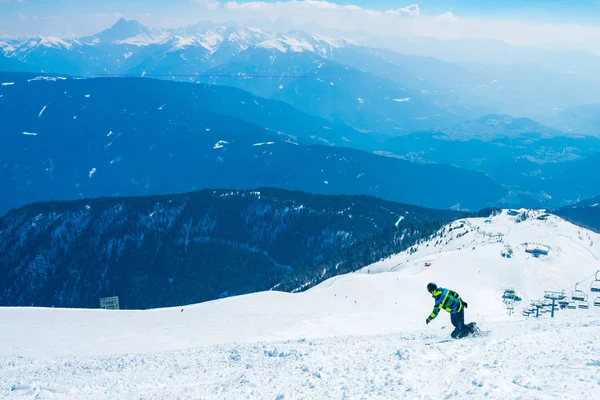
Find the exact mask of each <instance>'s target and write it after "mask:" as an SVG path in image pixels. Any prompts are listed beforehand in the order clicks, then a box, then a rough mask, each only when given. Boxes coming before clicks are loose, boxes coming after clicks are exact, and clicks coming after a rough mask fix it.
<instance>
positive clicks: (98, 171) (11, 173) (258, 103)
mask: <svg viewBox="0 0 600 400" xmlns="http://www.w3.org/2000/svg"><path fill="white" fill-rule="evenodd" d="M0 82H3V83H2V86H0V104H1V105H2V107H0V121H2V122H1V123H0V124H1V127H2V132H3V134H2V135H1V136H0V155H1V156H2V159H3V160H4V165H3V168H2V169H0V182H1V184H2V185H3V187H5V188H6V190H7V193H9V194H10V195H9V196H5V197H3V198H2V199H1V207H0V210H1V211H3V212H4V211H6V210H8V209H9V208H13V207H16V206H19V205H23V204H27V203H31V202H34V201H43V200H69V199H77V198H83V197H102V196H112V195H125V196H131V195H152V194H167V193H182V192H188V191H191V190H196V189H201V188H217V187H227V188H233V189H247V188H256V187H261V186H271V187H280V188H284V189H293V190H304V191H309V192H313V193H322V194H370V195H374V196H378V197H380V198H384V199H387V200H394V201H400V202H403V203H408V204H420V205H423V206H428V207H433V208H450V207H454V208H458V209H470V210H476V209H480V208H484V207H487V206H491V205H494V204H495V203H496V202H497V201H498V200H499V199H500V198H502V197H503V196H504V195H505V194H506V193H507V191H506V189H504V188H503V187H502V186H500V185H499V184H498V183H496V182H494V181H493V180H492V179H491V178H489V177H487V176H485V175H484V174H482V173H479V172H474V171H469V170H465V169H459V168H456V167H452V166H447V165H433V164H432V165H427V164H417V163H411V162H408V161H405V160H400V159H395V158H390V157H382V156H379V155H375V154H372V153H368V152H365V151H360V150H354V149H350V148H346V147H339V146H335V147H334V146H331V144H352V143H355V142H360V140H366V141H368V140H373V137H372V136H371V135H365V134H362V133H359V132H356V131H353V130H351V129H348V128H346V127H343V126H342V127H340V128H339V129H337V128H336V126H325V125H321V124H322V123H323V122H322V121H320V120H318V119H315V118H314V117H310V116H308V115H305V114H303V113H301V112H299V111H297V110H296V109H294V108H292V107H290V106H289V105H287V104H285V103H281V102H277V101H272V100H266V99H262V98H257V97H254V96H252V95H250V94H248V93H246V92H242V91H240V90H239V89H235V88H229V87H217V86H209V85H201V84H193V83H181V82H169V81H165V80H154V79H146V78H143V79H142V78H95V79H67V78H60V77H48V76H35V75H28V74H7V73H5V74H0ZM316 143H323V144H326V146H321V145H315V144H316ZM457 188H460V190H457Z"/></svg>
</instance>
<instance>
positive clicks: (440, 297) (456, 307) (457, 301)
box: [425, 282, 475, 339]
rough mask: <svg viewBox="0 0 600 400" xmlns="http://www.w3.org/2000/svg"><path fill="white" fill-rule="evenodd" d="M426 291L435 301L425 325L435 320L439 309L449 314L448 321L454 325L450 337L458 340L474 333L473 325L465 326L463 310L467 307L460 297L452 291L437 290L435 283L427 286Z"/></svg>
mask: <svg viewBox="0 0 600 400" xmlns="http://www.w3.org/2000/svg"><path fill="white" fill-rule="evenodd" d="M427 291H428V292H429V293H431V296H433V298H434V299H435V304H434V306H433V311H432V312H431V314H430V315H429V317H427V320H425V323H426V324H429V323H430V322H431V321H433V320H434V319H435V317H437V316H438V314H439V313H440V309H441V308H443V309H444V310H446V311H448V312H449V313H450V321H451V322H452V325H454V331H453V332H452V334H451V335H450V336H452V338H453V339H460V338H463V337H465V336H467V335H468V334H469V333H474V332H475V324H474V323H471V324H467V325H465V310H464V309H465V308H467V307H468V304H467V302H466V301H464V300H463V299H461V298H460V295H459V294H458V293H456V292H455V291H453V290H449V289H444V288H438V286H437V285H436V284H435V283H433V282H432V283H430V284H428V285H427Z"/></svg>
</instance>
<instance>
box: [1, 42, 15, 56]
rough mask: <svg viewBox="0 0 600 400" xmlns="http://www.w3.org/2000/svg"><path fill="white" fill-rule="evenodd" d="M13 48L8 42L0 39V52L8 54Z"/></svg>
mask: <svg viewBox="0 0 600 400" xmlns="http://www.w3.org/2000/svg"><path fill="white" fill-rule="evenodd" d="M14 49H15V48H14V47H13V46H11V45H10V44H9V43H7V42H4V41H2V40H0V54H8V53H10V52H11V51H13V50H14Z"/></svg>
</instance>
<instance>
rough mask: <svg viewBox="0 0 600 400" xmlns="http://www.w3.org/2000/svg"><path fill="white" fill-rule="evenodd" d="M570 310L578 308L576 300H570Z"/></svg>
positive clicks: (568, 307)
mask: <svg viewBox="0 0 600 400" xmlns="http://www.w3.org/2000/svg"><path fill="white" fill-rule="evenodd" d="M567 309H568V310H576V309H577V303H575V302H574V301H570V302H569V305H568V306H567Z"/></svg>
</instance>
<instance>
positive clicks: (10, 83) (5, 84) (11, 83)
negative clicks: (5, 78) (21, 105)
mask: <svg viewBox="0 0 600 400" xmlns="http://www.w3.org/2000/svg"><path fill="white" fill-rule="evenodd" d="M14 84H15V83H14V82H2V86H12V85H14Z"/></svg>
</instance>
